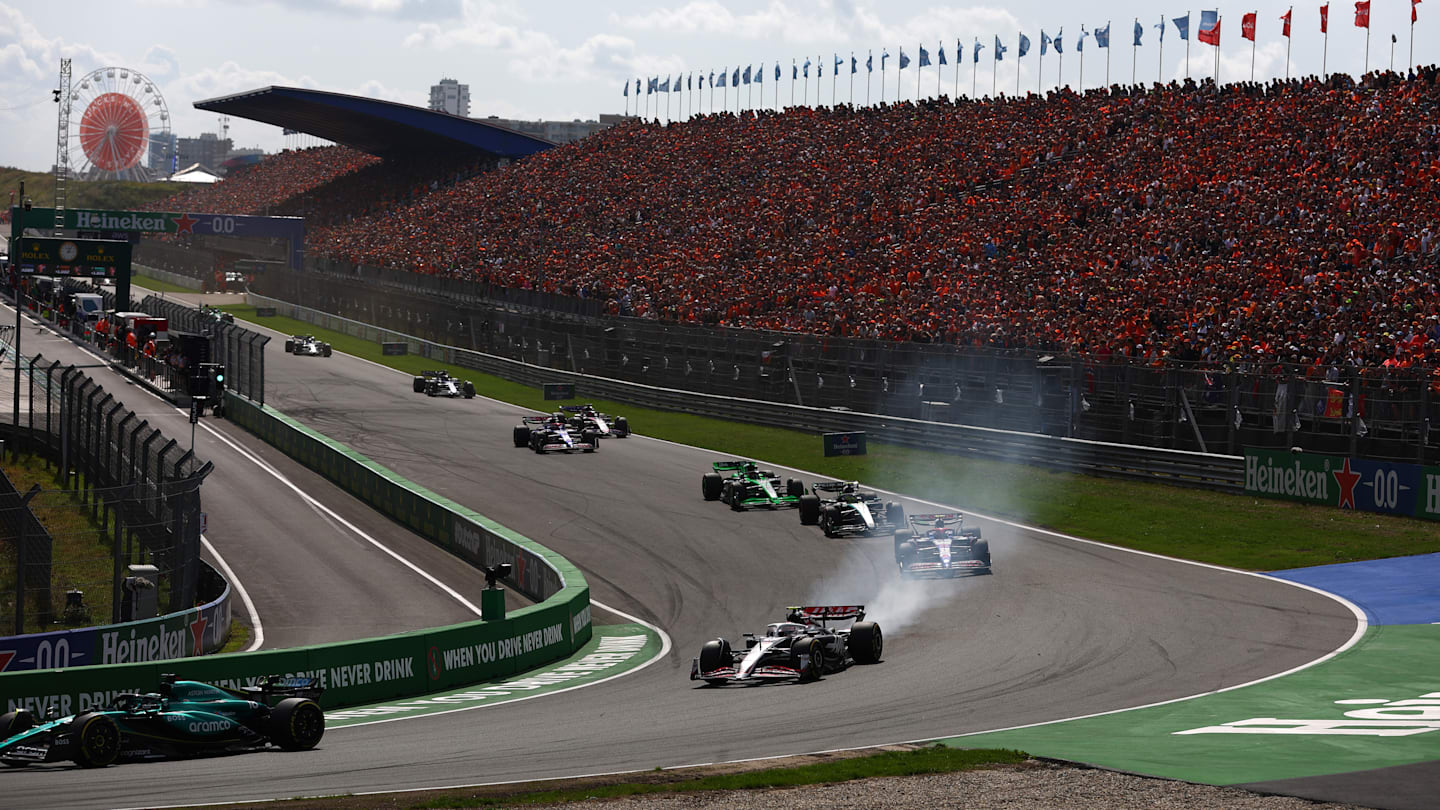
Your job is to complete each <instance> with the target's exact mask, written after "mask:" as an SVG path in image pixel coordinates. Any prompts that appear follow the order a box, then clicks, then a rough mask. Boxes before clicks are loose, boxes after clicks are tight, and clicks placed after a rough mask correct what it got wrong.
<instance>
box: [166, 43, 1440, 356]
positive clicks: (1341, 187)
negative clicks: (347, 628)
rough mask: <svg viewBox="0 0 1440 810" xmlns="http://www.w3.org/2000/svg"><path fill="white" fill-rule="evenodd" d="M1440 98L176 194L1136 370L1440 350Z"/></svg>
mask: <svg viewBox="0 0 1440 810" xmlns="http://www.w3.org/2000/svg"><path fill="white" fill-rule="evenodd" d="M231 98H232V99H233V98H236V97H231ZM207 103H208V102H207ZM1437 104H1440V87H1437V83H1436V71H1435V70H1433V69H1429V70H1424V71H1421V72H1420V73H1419V75H1417V76H1415V77H1413V78H1405V77H1400V76H1396V75H1394V74H1388V73H1375V74H1371V75H1369V76H1367V77H1365V79H1364V81H1363V82H1362V83H1360V84H1356V83H1354V82H1352V81H1351V80H1350V79H1349V78H1348V77H1345V76H1343V75H1337V76H1334V77H1332V78H1331V80H1330V81H1328V82H1320V81H1318V80H1316V79H1313V78H1311V79H1304V80H1292V81H1275V82H1272V83H1270V84H1265V85H1259V84H1234V85H1227V86H1224V87H1223V88H1220V89H1219V90H1218V91H1217V89H1216V88H1215V87H1214V86H1213V85H1209V84H1202V85H1195V84H1192V83H1186V84H1170V85H1163V86H1160V85H1157V86H1153V87H1149V88H1118V87H1117V88H1112V89H1110V90H1108V91H1092V92H1089V93H1086V94H1085V95H1077V94H1074V93H1072V92H1070V91H1068V90H1067V91H1061V92H1052V93H1050V94H1048V95H1047V96H1043V97H1042V96H1036V95H1030V96H1026V97H1024V98H1019V99H999V100H985V101H975V100H961V101H959V102H950V101H946V100H938V101H928V102H921V103H919V104H913V103H901V104H897V105H882V106H879V107H872V108H862V109H852V108H850V107H848V106H840V107H837V108H835V109H792V110H788V111H786V112H784V113H774V112H759V113H745V114H742V115H740V116H736V115H733V114H717V115H710V116H704V117H700V118H696V119H693V120H691V121H689V122H686V123H683V124H678V125H671V126H659V125H655V124H647V123H639V122H637V123H631V124H626V125H622V126H618V127H615V128H613V129H611V130H608V131H606V132H603V133H600V134H597V135H596V136H594V137H592V138H589V139H587V140H585V141H583V142H581V143H578V144H574V145H569V146H565V147H563V148H557V149H551V150H537V151H536V152H535V153H532V155H531V156H530V157H528V158H526V159H525V160H523V161H521V162H519V163H518V164H516V165H513V166H510V167H508V168H505V169H504V170H501V171H492V170H491V169H492V168H495V167H496V166H498V162H492V161H487V160H485V159H483V158H481V157H477V155H483V154H484V153H477V152H473V151H472V152H471V153H470V158H471V159H470V161H469V162H467V163H463V164H462V163H459V162H456V161H454V160H450V161H448V162H447V161H446V160H440V159H432V160H428V161H423V162H422V161H412V162H408V163H407V162H406V161H404V160H403V159H401V160H394V161H392V160H391V159H389V158H387V159H386V160H385V161H384V162H379V161H377V160H376V158H375V157H371V156H367V155H365V154H362V153H361V152H359V151H356V150H354V149H349V148H345V147H329V148H325V149H318V150H309V151H307V152H301V153H289V154H287V155H282V156H278V157H276V158H272V159H270V160H267V161H265V162H262V163H261V164H260V166H258V167H256V168H255V169H254V170H252V171H250V172H248V173H245V174H243V175H241V176H238V177H235V178H232V179H227V180H226V181H225V182H223V183H220V184H217V185H216V186H214V187H211V188H208V189H202V190H199V191H197V192H193V193H192V195H187V196H186V197H184V198H179V199H177V202H176V204H177V205H178V206H179V207H206V208H207V210H232V211H234V212H235V213H263V211H262V210H261V207H265V208H267V209H268V210H272V211H278V212H284V213H298V214H301V215H304V216H306V217H307V219H308V220H309V222H310V224H311V231H310V235H309V237H308V244H309V250H310V252H311V255H312V257H313V258H314V259H316V260H325V261H327V262H329V263H330V265H331V266H335V265H340V266H345V267H355V266H370V267H376V268H392V269H399V270H408V271H413V272H415V273H418V274H424V275H430V276H440V277H445V278H454V279H469V280H474V281H476V282H481V283H483V284H487V285H493V286H499V287H507V288H518V289H525V290H535V291H538V292H544V293H551V294H554V295H559V296H573V297H580V298H585V299H589V300H592V301H593V300H598V301H603V302H604V306H605V309H606V311H608V312H609V313H610V314H614V315H622V316H634V317H640V318H648V319H656V320H659V321H662V322H673V323H694V324H704V325H713V326H731V327H741V328H753V329H769V330H779V331H792V332H808V333H818V334H830V335H836V336H845V337H860V338H872V339H880V340H890V341H920V342H929V343H955V344H962V345H973V346H992V347H1001V348H1009V349H1023V350H1029V351H1035V352H1058V353H1065V354H1073V355H1080V356H1088V357H1096V358H1102V359H1126V360H1129V361H1131V362H1139V363H1144V364H1150V365H1161V364H1166V363H1172V362H1180V363H1186V364H1202V365H1205V366H1207V367H1214V368H1222V367H1237V366H1240V367H1245V368H1250V369H1258V368H1263V367H1264V366H1265V365H1266V364H1272V363H1293V364H1299V365H1302V366H1309V367H1313V368H1315V369H1317V371H1316V373H1317V374H1325V373H1327V369H1330V368H1383V369H1395V368H1409V367H1412V366H1427V367H1428V366H1431V365H1434V360H1435V353H1436V352H1437V351H1440V304H1437V299H1436V272H1435V271H1436V259H1437V250H1440V241H1437V239H1436V236H1437V233H1436V232H1437V228H1440V222H1437V213H1440V202H1437V200H1440V196H1437V194H1436V191H1437V188H1436V184H1437V179H1440V129H1437V125H1436V124H1435V121H1436V120H1437V119H1436V112H1437ZM227 111H228V112H231V113H232V114H238V112H237V110H236V109H235V108H233V107H232V108H230V109H228V110H227ZM440 115H443V114H440ZM272 117H273V116H272ZM262 120H266V119H262ZM276 120H279V119H278V118H277V119H276ZM286 120H289V121H290V122H291V124H294V123H296V122H297V119H286ZM357 126H358V125H357ZM307 131H310V130H307ZM315 134H319V135H325V133H323V132H316V133H315ZM326 137H329V136H326ZM337 140H338V139H337ZM350 140H351V141H354V142H357V143H358V142H361V141H362V140H364V141H367V142H372V141H374V140H375V136H366V138H350ZM376 151H377V152H386V153H387V154H391V155H393V154H394V153H395V150H393V149H386V150H382V149H377V150H376ZM267 164H269V165H267Z"/></svg>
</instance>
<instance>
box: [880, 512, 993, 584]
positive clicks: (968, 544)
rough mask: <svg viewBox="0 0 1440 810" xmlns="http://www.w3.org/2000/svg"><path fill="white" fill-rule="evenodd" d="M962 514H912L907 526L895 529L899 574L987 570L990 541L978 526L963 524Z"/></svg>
mask: <svg viewBox="0 0 1440 810" xmlns="http://www.w3.org/2000/svg"><path fill="white" fill-rule="evenodd" d="M964 521H965V516H964V515H960V514H956V513H948V514H941V515H911V516H910V528H909V529H901V530H900V531H897V532H895V563H896V564H897V565H899V566H900V576H901V577H921V576H930V577H953V576H955V575H957V574H989V573H992V572H991V570H990V544H989V543H988V542H986V541H984V540H981V539H980V530H979V529H967V528H964Z"/></svg>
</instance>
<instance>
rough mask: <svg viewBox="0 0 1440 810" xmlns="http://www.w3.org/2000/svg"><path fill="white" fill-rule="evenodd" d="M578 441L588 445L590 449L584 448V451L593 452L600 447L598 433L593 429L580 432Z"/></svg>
mask: <svg viewBox="0 0 1440 810" xmlns="http://www.w3.org/2000/svg"><path fill="white" fill-rule="evenodd" d="M580 441H581V442H582V443H584V444H588V445H590V449H589V450H586V451H585V452H586V453H593V452H595V451H596V450H599V449H600V434H599V433H596V432H595V431H593V430H587V431H585V432H584V433H581V434H580Z"/></svg>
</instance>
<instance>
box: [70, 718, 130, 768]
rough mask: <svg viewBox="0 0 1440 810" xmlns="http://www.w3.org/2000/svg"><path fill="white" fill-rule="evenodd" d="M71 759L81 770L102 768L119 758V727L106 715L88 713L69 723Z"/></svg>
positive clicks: (113, 719)
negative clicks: (71, 746)
mask: <svg viewBox="0 0 1440 810" xmlns="http://www.w3.org/2000/svg"><path fill="white" fill-rule="evenodd" d="M70 739H71V740H72V744H73V746H74V748H73V752H72V754H71V759H73V760H74V761H75V764H76V765H79V766H80V767H82V768H103V767H105V766H106V765H110V764H112V763H114V762H115V760H116V759H118V758H119V757H120V726H119V724H117V723H116V722H115V718H113V717H111V716H110V715H108V714H99V713H97V712H89V713H86V714H82V715H80V716H79V717H77V718H75V719H74V720H71V721H70Z"/></svg>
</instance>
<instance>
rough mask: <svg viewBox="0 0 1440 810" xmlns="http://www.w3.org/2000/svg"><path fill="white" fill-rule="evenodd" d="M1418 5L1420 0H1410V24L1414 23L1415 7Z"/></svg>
mask: <svg viewBox="0 0 1440 810" xmlns="http://www.w3.org/2000/svg"><path fill="white" fill-rule="evenodd" d="M1418 5H1420V0H1410V24H1411V25H1414V24H1415V7H1416V6H1418Z"/></svg>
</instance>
